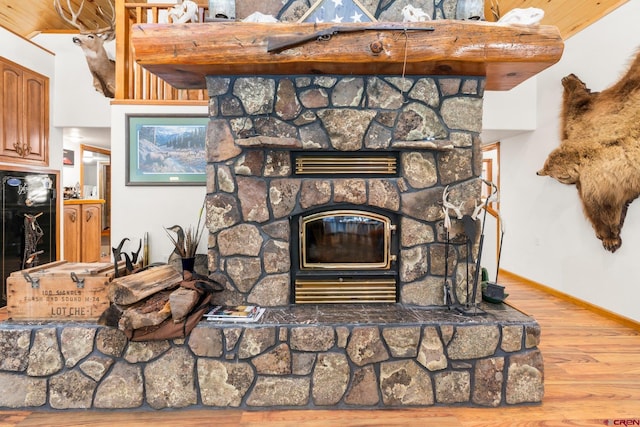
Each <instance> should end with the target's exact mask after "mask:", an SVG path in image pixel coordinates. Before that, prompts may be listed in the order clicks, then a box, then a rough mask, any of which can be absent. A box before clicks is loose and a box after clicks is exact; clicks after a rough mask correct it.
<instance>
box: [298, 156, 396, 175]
mask: <svg viewBox="0 0 640 427" xmlns="http://www.w3.org/2000/svg"><path fill="white" fill-rule="evenodd" d="M295 165H296V169H295V173H296V175H396V174H397V172H398V159H397V158H396V157H393V156H303V155H301V156H297V157H296V159H295Z"/></svg>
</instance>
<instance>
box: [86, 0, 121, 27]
mask: <svg viewBox="0 0 640 427" xmlns="http://www.w3.org/2000/svg"><path fill="white" fill-rule="evenodd" d="M82 1H84V0H82ZM107 3H109V8H110V9H111V15H110V16H109V15H107V14H106V13H104V10H103V9H102V7H101V6H98V15H99V16H100V17H101V18H102V19H104V20H105V21H109V26H108V27H104V28H99V29H97V30H96V32H97V33H104V32H109V31H111V32H112V33H114V36H115V32H114V29H115V26H116V7H115V5H114V4H113V1H108V2H107Z"/></svg>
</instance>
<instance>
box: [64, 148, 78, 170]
mask: <svg viewBox="0 0 640 427" xmlns="http://www.w3.org/2000/svg"><path fill="white" fill-rule="evenodd" d="M75 163H76V156H75V153H74V152H73V150H68V149H66V148H64V149H63V150H62V164H63V165H65V166H73V165H75Z"/></svg>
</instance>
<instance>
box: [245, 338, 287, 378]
mask: <svg viewBox="0 0 640 427" xmlns="http://www.w3.org/2000/svg"><path fill="white" fill-rule="evenodd" d="M251 363H252V364H253V366H254V367H255V368H256V373H258V374H259V375H288V374H291V350H290V349H289V346H288V345H287V344H285V343H283V344H280V345H278V346H276V347H275V348H274V349H273V350H270V351H267V352H266V353H263V354H261V355H259V356H256V357H254V358H253V359H252V360H251Z"/></svg>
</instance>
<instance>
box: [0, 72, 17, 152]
mask: <svg viewBox="0 0 640 427" xmlns="http://www.w3.org/2000/svg"><path fill="white" fill-rule="evenodd" d="M0 69H1V70H2V87H0V89H2V90H0V97H2V105H1V108H2V111H1V113H2V114H1V115H0V117H1V118H0V120H1V123H0V128H1V130H2V132H1V136H2V145H1V146H0V147H1V148H0V149H1V150H2V151H1V152H0V155H2V156H9V157H17V154H16V145H15V144H18V145H19V144H21V139H22V135H21V134H22V131H21V129H22V114H21V113H22V103H21V102H20V100H21V98H22V71H21V70H18V69H15V68H12V67H10V66H8V65H6V64H3V63H1V62H0Z"/></svg>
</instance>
